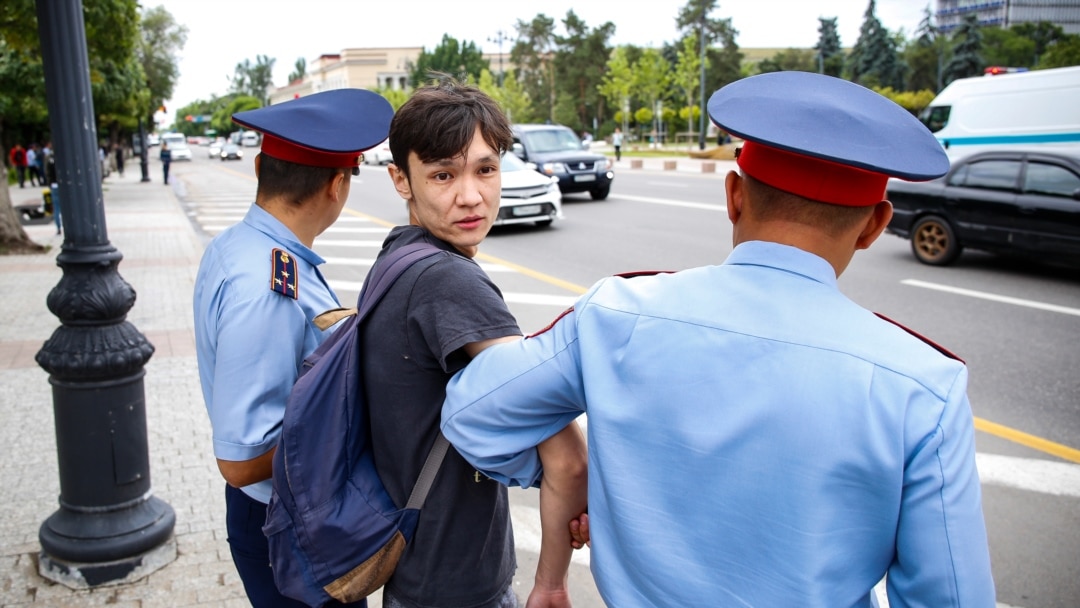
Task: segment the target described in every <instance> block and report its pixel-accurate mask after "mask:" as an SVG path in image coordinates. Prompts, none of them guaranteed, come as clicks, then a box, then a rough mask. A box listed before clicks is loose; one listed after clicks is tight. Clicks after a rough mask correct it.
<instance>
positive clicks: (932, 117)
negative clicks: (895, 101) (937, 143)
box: [919, 106, 952, 133]
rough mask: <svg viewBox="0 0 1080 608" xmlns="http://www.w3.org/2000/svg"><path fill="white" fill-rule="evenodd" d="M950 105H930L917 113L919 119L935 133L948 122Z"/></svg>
mask: <svg viewBox="0 0 1080 608" xmlns="http://www.w3.org/2000/svg"><path fill="white" fill-rule="evenodd" d="M951 111H952V106H930V107H928V108H926V109H925V110H923V111H922V114H919V120H921V121H922V123H923V124H924V125H926V128H927V129H930V132H931V133H937V132H938V131H940V130H942V129H944V128H945V125H946V124H948V122H949V114H950V112H951Z"/></svg>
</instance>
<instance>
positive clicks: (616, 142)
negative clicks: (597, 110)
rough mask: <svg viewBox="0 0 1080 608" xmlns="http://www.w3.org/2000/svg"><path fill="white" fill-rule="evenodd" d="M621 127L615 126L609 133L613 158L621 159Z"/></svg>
mask: <svg viewBox="0 0 1080 608" xmlns="http://www.w3.org/2000/svg"><path fill="white" fill-rule="evenodd" d="M622 137H623V136H622V129H620V128H619V127H615V132H614V133H612V134H611V145H612V146H614V147H615V160H616V161H620V160H622Z"/></svg>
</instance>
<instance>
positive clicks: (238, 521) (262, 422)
mask: <svg viewBox="0 0 1080 608" xmlns="http://www.w3.org/2000/svg"><path fill="white" fill-rule="evenodd" d="M392 115H393V109H392V107H391V106H390V104H389V103H388V102H387V101H386V100H385V99H383V97H381V96H380V95H377V94H376V93H373V92H371V91H366V90H360V89H336V90H332V91H327V92H324V93H316V94H314V95H308V96H305V97H301V98H299V99H296V100H293V101H288V102H285V103H281V104H276V105H273V106H267V107H265V108H260V109H258V110H251V111H248V112H240V113H238V114H235V115H233V120H234V121H235V122H237V123H238V124H240V125H243V126H245V127H247V128H250V129H255V130H258V131H260V132H262V133H263V140H262V149H261V151H260V153H259V154H258V155H257V156H256V157H255V175H256V177H257V179H258V186H257V190H256V195H255V203H254V204H253V205H252V206H251V207H250V208H249V209H248V212H247V215H246V216H245V217H244V219H243V221H242V222H240V223H239V224H236V225H234V226H231V227H230V228H228V229H226V230H225V231H224V232H222V233H221V234H219V235H218V236H217V237H215V238H214V240H213V241H211V242H210V245H209V246H208V247H207V248H206V252H205V253H204V254H203V258H202V261H201V263H200V265H199V272H198V275H197V276H196V279H195V294H194V302H193V304H194V314H195V346H196V355H197V358H198V363H199V378H200V380H201V382H202V391H203V398H204V399H205V401H206V409H207V413H208V414H209V416H210V424H211V427H212V428H213V446H214V456H215V457H216V458H217V464H218V469H219V470H220V471H221V475H222V477H224V478H225V481H226V484H227V485H226V487H225V504H226V529H227V532H228V538H229V549H230V551H231V553H232V558H233V562H234V563H235V564H236V569H237V572H239V574H240V579H241V580H242V581H243V583H244V590H245V591H246V592H247V595H248V599H249V600H250V601H251V603H252V605H253V606H255V608H264V607H277V606H298V607H299V606H303V604H301V603H300V602H296V601H294V600H292V599H290V598H287V597H285V596H283V595H281V594H280V593H279V592H278V590H277V587H276V585H275V584H274V577H273V572H272V571H271V569H270V557H269V547H268V544H267V540H266V537H265V536H264V535H263V532H262V526H263V524H264V523H265V522H266V505H267V503H268V502H269V501H270V493H271V489H272V482H271V473H272V463H273V457H274V450H275V447H276V446H277V442H278V437H279V436H280V434H281V421H282V417H283V415H284V411H285V403H286V400H287V399H288V396H289V392H290V390H291V389H292V385H293V383H294V382H295V381H296V379H297V378H298V377H299V373H300V367H301V364H302V363H303V361H304V357H307V356H308V355H310V354H311V352H312V351H314V350H315V348H316V347H317V346H318V345H319V344H321V343H322V342H323V340H325V339H326V338H327V337H328V336H329V331H327V332H323V331H322V330H320V329H319V328H318V327H317V326H316V325H315V323H314V319H315V317H316V316H318V315H319V314H321V313H323V312H326V311H328V310H330V309H334V308H340V306H341V305H340V304H339V303H338V299H337V296H336V295H335V294H334V291H333V290H332V289H331V288H330V285H329V284H328V283H327V282H326V279H324V278H323V276H322V274H321V273H320V272H319V270H318V266H319V265H320V264H322V263H323V261H324V260H323V259H322V258H321V257H319V255H318V254H316V253H315V252H314V251H313V250H312V245H313V243H314V240H315V237H316V236H318V235H319V234H321V233H322V232H323V231H324V230H325V229H326V228H327V227H329V226H330V225H331V224H333V223H334V221H336V220H337V218H338V215H339V214H340V213H341V210H342V208H343V207H344V206H345V202H346V200H347V199H348V197H349V191H350V186H351V184H352V177H353V175H356V174H358V172H359V169H358V167H359V164H360V158H361V154H362V152H363V151H364V150H366V149H369V148H371V147H373V146H375V145H377V144H378V143H379V142H381V141H382V140H384V139H386V134H387V131H388V129H389V124H390V118H391V116H392ZM161 145H162V148H164V147H165V146H166V144H165V143H164V142H163V143H162V144H161ZM267 262H270V264H267Z"/></svg>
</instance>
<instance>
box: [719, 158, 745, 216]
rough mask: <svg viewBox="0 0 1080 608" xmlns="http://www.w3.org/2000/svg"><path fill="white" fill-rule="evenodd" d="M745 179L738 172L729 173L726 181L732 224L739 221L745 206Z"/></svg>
mask: <svg viewBox="0 0 1080 608" xmlns="http://www.w3.org/2000/svg"><path fill="white" fill-rule="evenodd" d="M742 182H743V178H742V176H741V175H739V174H738V172H736V171H728V174H727V177H726V178H725V179H724V194H725V195H726V196H727V216H728V219H729V220H731V223H732V224H735V223H736V222H738V221H739V218H740V217H741V216H742V206H743V194H742V190H743V186H742Z"/></svg>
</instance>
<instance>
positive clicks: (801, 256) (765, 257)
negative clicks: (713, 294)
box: [724, 241, 837, 287]
mask: <svg viewBox="0 0 1080 608" xmlns="http://www.w3.org/2000/svg"><path fill="white" fill-rule="evenodd" d="M724 264H733V265H747V266H767V267H770V268H777V269H779V270H784V271H787V272H791V273H794V274H798V275H802V276H804V277H806V278H808V279H811V280H813V281H817V282H818V283H822V284H824V285H828V286H830V287H836V286H837V282H836V269H835V268H833V267H832V264H830V263H829V262H827V261H826V260H825V258H822V257H820V256H817V255H814V254H812V253H810V252H808V251H804V250H802V249H799V248H798V247H792V246H790V245H781V244H780V243H770V242H767V241H747V242H745V243H740V244H739V245H738V246H737V247H735V249H734V250H732V252H731V255H729V256H728V258H727V259H726V260H724Z"/></svg>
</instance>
